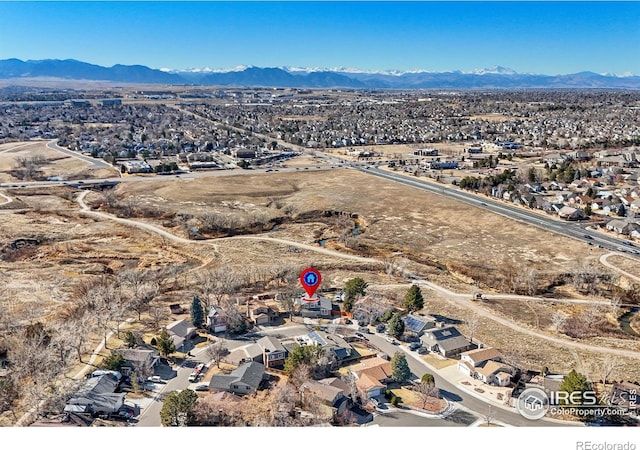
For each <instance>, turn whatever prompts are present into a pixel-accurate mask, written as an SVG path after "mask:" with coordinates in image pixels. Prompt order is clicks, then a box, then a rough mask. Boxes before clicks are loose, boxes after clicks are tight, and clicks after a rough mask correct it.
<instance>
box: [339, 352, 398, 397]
mask: <svg viewBox="0 0 640 450" xmlns="http://www.w3.org/2000/svg"><path fill="white" fill-rule="evenodd" d="M349 371H350V372H351V373H352V374H353V376H354V377H355V378H356V387H357V389H358V392H360V395H361V396H362V397H363V398H373V397H378V396H380V395H384V392H385V389H386V388H387V386H386V385H387V383H389V382H391V375H392V373H393V371H392V370H391V363H390V362H389V361H387V360H385V359H382V358H378V357H376V358H369V359H364V360H362V361H361V362H360V363H359V364H356V365H354V366H352V367H350V368H349Z"/></svg>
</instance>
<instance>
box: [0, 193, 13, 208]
mask: <svg viewBox="0 0 640 450" xmlns="http://www.w3.org/2000/svg"><path fill="white" fill-rule="evenodd" d="M0 197H2V198H4V199H5V201H4V202H2V203H0V205H6V204H7V203H11V202H12V201H13V199H12V198H11V197H9V196H8V195H5V194H3V193H2V192H0Z"/></svg>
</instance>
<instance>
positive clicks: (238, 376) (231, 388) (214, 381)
mask: <svg viewBox="0 0 640 450" xmlns="http://www.w3.org/2000/svg"><path fill="white" fill-rule="evenodd" d="M264 369H265V367H264V365H263V364H260V363H258V362H255V361H252V362H248V363H243V364H241V365H240V366H238V368H237V369H235V370H234V371H232V372H231V373H230V374H228V375H214V376H213V377H211V381H210V382H209V391H211V392H220V391H226V392H232V393H234V394H238V395H244V394H250V393H252V392H255V391H256V390H258V387H259V386H260V383H261V382H262V380H263V378H264Z"/></svg>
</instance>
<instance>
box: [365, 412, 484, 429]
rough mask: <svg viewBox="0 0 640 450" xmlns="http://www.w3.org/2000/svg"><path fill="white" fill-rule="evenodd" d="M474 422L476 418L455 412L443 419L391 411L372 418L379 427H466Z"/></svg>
mask: <svg viewBox="0 0 640 450" xmlns="http://www.w3.org/2000/svg"><path fill="white" fill-rule="evenodd" d="M476 420H477V417H475V416H473V415H471V414H469V413H467V412H464V411H456V412H454V413H453V414H451V415H450V416H448V417H445V418H444V419H441V418H434V419H431V418H427V417H421V416H417V415H415V414H411V413H407V412H403V411H391V412H388V413H384V414H378V415H376V416H374V418H373V422H372V423H373V424H375V425H379V426H381V427H467V426H469V425H471V424H472V423H474V422H475V421H476Z"/></svg>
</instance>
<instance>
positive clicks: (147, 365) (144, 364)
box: [114, 347, 160, 375]
mask: <svg viewBox="0 0 640 450" xmlns="http://www.w3.org/2000/svg"><path fill="white" fill-rule="evenodd" d="M114 353H117V354H119V355H121V356H122V358H123V359H124V361H125V364H126V365H125V366H124V367H122V368H121V369H120V371H121V372H122V374H123V375H130V374H131V373H132V372H140V371H141V369H142V370H143V371H144V370H151V369H153V367H154V366H155V365H156V364H157V363H158V361H160V355H159V354H158V351H157V350H156V349H153V348H144V347H139V348H120V349H117V350H114Z"/></svg>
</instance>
